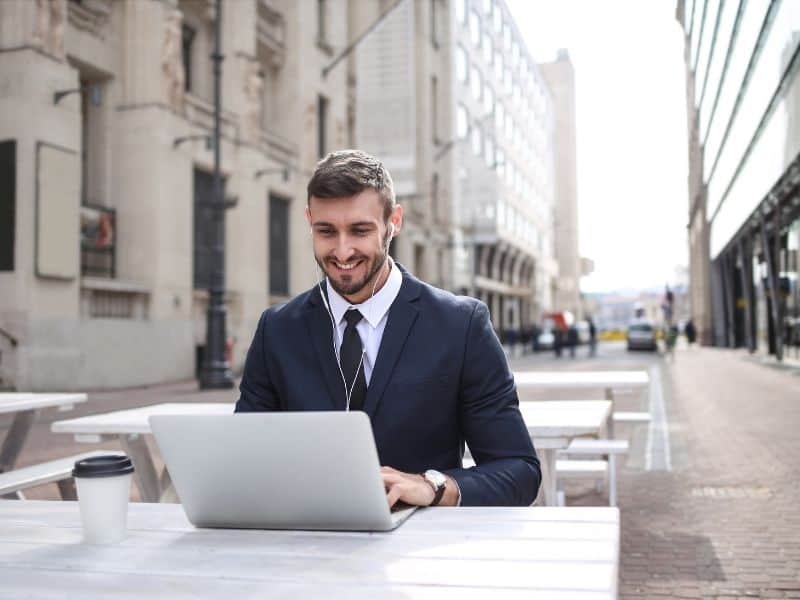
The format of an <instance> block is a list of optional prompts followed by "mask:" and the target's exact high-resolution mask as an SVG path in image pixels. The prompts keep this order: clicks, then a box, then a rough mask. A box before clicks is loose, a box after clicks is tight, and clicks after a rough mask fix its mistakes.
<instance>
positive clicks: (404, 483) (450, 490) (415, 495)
mask: <svg viewBox="0 0 800 600" xmlns="http://www.w3.org/2000/svg"><path fill="white" fill-rule="evenodd" d="M381 477H382V478H383V486H384V487H385V488H386V501H387V502H388V503H389V508H391V507H392V506H394V505H395V503H396V502H398V501H402V502H405V503H406V504H411V505H413V506H429V505H430V503H431V502H433V497H434V493H433V488H432V487H431V484H429V483H428V482H427V481H425V478H424V477H423V476H422V475H417V474H416V473H403V472H402V471H398V470H397V469H393V468H392V467H381ZM455 488H456V486H455V483H454V482H453V480H452V479H451V478H450V477H447V485H446V486H445V492H444V496H443V497H442V501H441V502H440V503H439V506H455V504H456V502H457V501H458V492H457V491H455Z"/></svg>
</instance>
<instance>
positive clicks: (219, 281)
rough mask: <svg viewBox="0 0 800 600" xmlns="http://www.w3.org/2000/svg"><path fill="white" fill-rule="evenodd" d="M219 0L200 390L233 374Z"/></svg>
mask: <svg viewBox="0 0 800 600" xmlns="http://www.w3.org/2000/svg"><path fill="white" fill-rule="evenodd" d="M221 39H222V0H216V19H215V21H214V53H213V54H212V55H211V60H212V63H213V65H214V206H213V210H212V211H211V214H212V215H213V216H212V218H213V220H214V223H213V225H214V227H213V232H214V233H213V237H214V251H213V254H212V261H213V262H212V269H211V280H210V282H209V289H208V310H207V312H206V350H205V355H204V358H203V366H202V369H201V371H200V387H201V388H203V389H229V388H232V387H233V376H232V374H231V370H230V366H229V365H228V361H227V360H226V357H225V338H226V335H225V319H226V314H227V311H226V309H225V198H224V197H223V191H222V176H221V174H220V159H221V154H220V153H221V150H222V144H221V143H220V142H221V139H220V138H221V135H220V114H221V112H222V97H221V96H222V61H223V59H224V58H225V57H224V56H223V55H222V49H221Z"/></svg>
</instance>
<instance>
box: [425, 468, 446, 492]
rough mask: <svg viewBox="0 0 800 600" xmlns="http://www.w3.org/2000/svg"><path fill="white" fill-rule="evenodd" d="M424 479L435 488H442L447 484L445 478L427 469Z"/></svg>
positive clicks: (437, 472)
mask: <svg viewBox="0 0 800 600" xmlns="http://www.w3.org/2000/svg"><path fill="white" fill-rule="evenodd" d="M425 478H426V479H427V480H428V481H430V482H431V483H432V484H433V485H435V486H436V487H437V488H440V487H442V486H444V485H445V484H446V483H447V478H446V477H445V476H444V475H443V474H442V473H439V471H434V470H433V469H428V470H427V471H425Z"/></svg>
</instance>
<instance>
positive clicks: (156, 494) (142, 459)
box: [119, 434, 161, 502]
mask: <svg viewBox="0 0 800 600" xmlns="http://www.w3.org/2000/svg"><path fill="white" fill-rule="evenodd" d="M119 441H120V445H121V446H122V449H123V450H124V451H125V453H126V454H127V455H128V456H130V458H131V460H132V461H133V467H134V469H135V470H134V473H133V476H134V478H135V479H136V486H137V487H138V488H139V493H140V494H141V497H142V501H143V502H158V500H159V498H160V497H161V489H160V486H159V483H158V473H157V472H156V467H155V465H154V464H153V457H152V456H151V455H150V449H149V448H148V447H147V441H146V440H145V439H144V438H143V437H142V436H140V435H137V434H132V435H121V436H119Z"/></svg>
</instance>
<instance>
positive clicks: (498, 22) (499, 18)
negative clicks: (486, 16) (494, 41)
mask: <svg viewBox="0 0 800 600" xmlns="http://www.w3.org/2000/svg"><path fill="white" fill-rule="evenodd" d="M493 17H494V30H495V32H496V33H502V32H503V11H502V10H501V9H500V7H499V6H497V7H496V8H495V10H494V15H493Z"/></svg>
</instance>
